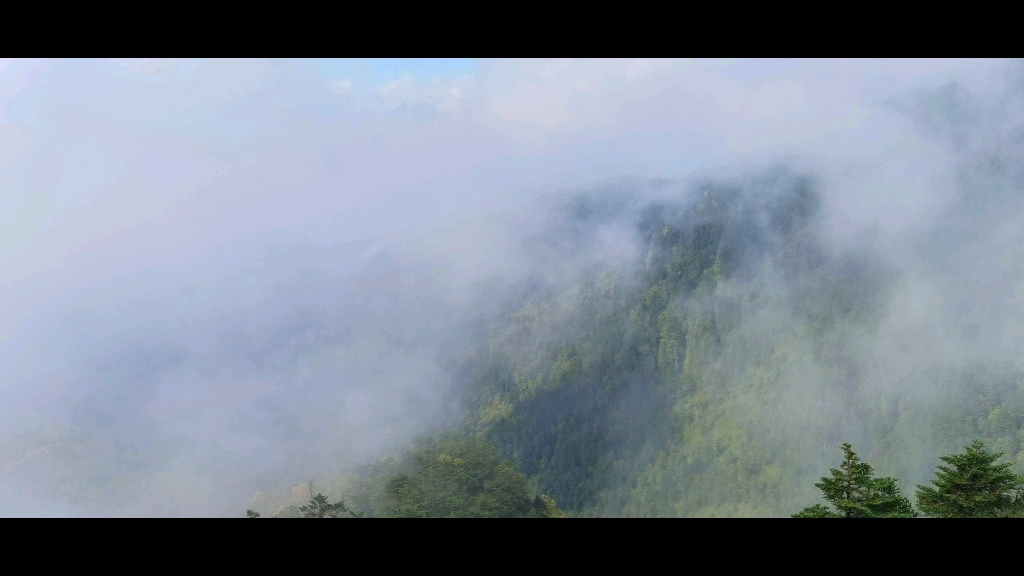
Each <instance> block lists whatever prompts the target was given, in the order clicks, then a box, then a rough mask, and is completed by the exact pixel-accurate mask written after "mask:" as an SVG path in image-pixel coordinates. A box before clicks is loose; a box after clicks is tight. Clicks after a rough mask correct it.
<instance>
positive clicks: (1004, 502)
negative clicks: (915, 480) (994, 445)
mask: <svg viewBox="0 0 1024 576" xmlns="http://www.w3.org/2000/svg"><path fill="white" fill-rule="evenodd" d="M1002 456H1003V454H1002V453H1001V452H997V453H989V452H988V451H986V450H985V444H984V443H983V442H982V441H981V440H980V439H979V440H975V441H974V442H973V443H971V445H969V446H965V447H964V452H963V453H961V454H951V455H947V456H943V457H941V458H940V460H942V461H943V462H945V463H946V464H948V466H943V465H939V466H938V467H937V469H936V471H935V476H936V479H935V480H934V481H932V486H921V485H919V486H918V487H917V505H918V507H919V508H920V509H921V511H922V512H923V513H924V514H926V515H928V516H933V517H939V518H994V517H1000V516H1015V515H1020V514H1021V512H1022V508H1024V493H1022V487H1024V477H1022V476H1020V475H1018V474H1015V473H1013V472H1012V471H1011V470H1010V467H1011V466H1012V464H1011V463H1009V462H1004V463H1002V464H996V461H998V460H999V459H1000V458H1002Z"/></svg>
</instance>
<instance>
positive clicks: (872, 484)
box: [793, 443, 917, 518]
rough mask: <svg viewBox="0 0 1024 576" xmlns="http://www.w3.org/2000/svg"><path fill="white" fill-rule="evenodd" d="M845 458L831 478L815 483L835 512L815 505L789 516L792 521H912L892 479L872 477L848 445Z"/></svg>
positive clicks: (909, 509) (911, 510)
mask: <svg viewBox="0 0 1024 576" xmlns="http://www.w3.org/2000/svg"><path fill="white" fill-rule="evenodd" d="M842 448H843V454H844V456H845V458H844V459H843V463H842V464H841V465H840V466H839V468H838V469H835V468H832V469H831V470H830V472H831V474H832V476H831V477H828V476H825V477H822V479H821V482H818V483H817V484H815V486H817V487H818V489H819V490H821V492H822V495H823V496H824V497H825V500H828V501H829V502H830V503H831V504H832V506H834V507H835V510H832V509H830V508H829V507H828V506H824V505H822V504H815V505H814V506H811V507H809V508H804V509H803V510H801V511H800V512H797V513H796V514H793V518H913V517H914V516H916V515H917V514H916V513H915V512H914V508H913V506H912V505H911V504H910V501H909V500H907V499H906V498H905V497H903V495H902V494H900V492H899V490H898V489H897V488H896V479H895V478H873V477H872V476H873V474H874V471H873V470H872V468H871V465H870V464H868V463H867V462H861V460H860V457H858V456H857V453H856V452H854V451H853V447H852V446H850V444H849V443H844V444H843V446H842Z"/></svg>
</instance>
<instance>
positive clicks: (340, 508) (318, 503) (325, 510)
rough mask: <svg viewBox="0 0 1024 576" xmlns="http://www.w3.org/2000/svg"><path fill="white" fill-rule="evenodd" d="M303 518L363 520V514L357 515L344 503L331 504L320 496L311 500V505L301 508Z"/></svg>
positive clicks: (318, 494) (324, 497) (325, 497)
mask: <svg viewBox="0 0 1024 576" xmlns="http://www.w3.org/2000/svg"><path fill="white" fill-rule="evenodd" d="M299 511H300V512H302V517H303V518H361V517H362V516H363V515H362V514H356V513H355V512H352V511H351V510H349V509H348V506H346V505H345V503H344V502H343V501H339V502H336V503H334V504H331V503H330V502H329V501H328V500H327V496H324V495H323V494H320V493H319V492H318V493H317V494H316V496H313V497H312V498H310V499H309V504H307V505H305V506H299Z"/></svg>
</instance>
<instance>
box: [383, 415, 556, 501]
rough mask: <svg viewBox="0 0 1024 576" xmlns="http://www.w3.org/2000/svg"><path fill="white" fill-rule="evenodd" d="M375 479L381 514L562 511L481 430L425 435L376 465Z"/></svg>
mask: <svg viewBox="0 0 1024 576" xmlns="http://www.w3.org/2000/svg"><path fill="white" fill-rule="evenodd" d="M381 473H383V474H381ZM381 475H382V476H383V478H381ZM376 482H377V483H378V484H381V485H382V488H383V489H382V490H381V491H380V492H379V496H378V499H379V502H378V503H377V505H376V508H377V509H378V515H380V516H387V517H399V518H465V517H468V518H557V517H560V516H562V512H561V511H560V510H559V509H558V508H557V507H556V506H555V502H554V500H552V499H551V498H549V497H547V496H545V495H540V494H537V492H536V489H535V488H534V487H533V486H532V485H531V484H530V483H529V482H528V481H527V479H526V477H525V476H523V474H522V473H520V472H519V471H518V470H517V469H516V467H515V465H514V464H512V463H511V462H509V461H508V460H505V459H504V458H502V457H501V455H500V454H499V453H498V451H497V450H496V449H495V448H494V447H493V446H492V445H490V444H489V443H488V442H487V441H486V440H484V439H483V438H481V437H480V436H477V435H470V434H463V433H460V432H445V433H441V434H438V435H436V436H431V437H428V438H424V439H422V440H421V441H420V442H419V443H418V444H417V445H416V446H415V448H413V449H412V450H411V451H410V452H409V453H408V454H406V455H405V457H404V458H403V459H402V460H401V461H398V462H391V463H388V464H387V465H385V466H384V467H383V470H380V471H378V476H377V478H376ZM372 483H373V481H372V480H371V484H372ZM368 490H369V491H372V488H369V489H368Z"/></svg>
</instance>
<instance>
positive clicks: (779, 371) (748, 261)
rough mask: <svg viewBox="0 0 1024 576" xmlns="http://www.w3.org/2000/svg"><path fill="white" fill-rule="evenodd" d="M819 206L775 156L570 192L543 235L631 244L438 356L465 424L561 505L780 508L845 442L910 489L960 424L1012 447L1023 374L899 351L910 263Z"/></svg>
mask: <svg viewBox="0 0 1024 576" xmlns="http://www.w3.org/2000/svg"><path fill="white" fill-rule="evenodd" d="M821 204H822V201H821V198H820V196H819V191H818V189H817V188H816V185H815V182H814V181H813V180H812V179H809V178H806V177H802V176H800V175H796V174H793V173H791V172H787V171H776V172H772V173H769V174H767V175H765V176H763V177H760V178H757V179H751V180H748V181H745V182H740V183H737V184H732V185H722V184H713V183H710V184H703V185H699V186H695V187H694V188H692V189H691V190H689V191H687V192H685V193H679V194H676V195H675V196H674V197H672V196H667V197H666V196H664V195H663V196H662V197H661V198H660V199H659V200H656V201H650V200H648V201H644V200H641V199H639V198H638V197H636V196H631V195H629V194H628V193H625V192H621V191H620V192H616V191H614V190H609V191H605V192H604V193H601V194H589V195H582V196H579V197H576V198H575V199H574V200H573V201H571V202H569V203H567V204H565V205H563V206H562V208H561V210H560V211H558V212H557V214H558V216H557V217H556V218H554V219H552V221H551V223H550V228H549V229H547V232H546V235H544V234H542V235H540V236H539V238H540V240H538V242H539V243H540V245H543V246H546V247H547V248H549V249H553V250H555V251H561V253H570V254H571V253H572V251H573V250H580V249H582V247H585V246H586V245H588V243H589V242H592V241H593V240H594V238H595V237H596V235H598V234H600V233H601V230H605V229H607V228H608V226H612V225H614V226H619V227H621V226H626V228H628V229H630V230H632V231H633V233H634V234H635V238H636V239H638V241H639V242H640V243H641V246H642V247H643V250H640V251H639V256H637V257H636V258H634V261H633V262H632V263H631V264H629V265H625V266H623V265H622V264H621V263H619V264H616V265H607V266H600V265H595V266H591V267H590V268H589V269H588V270H587V271H586V272H585V273H584V274H582V275H581V276H580V278H579V279H578V280H577V281H575V282H573V283H571V284H569V285H565V284H562V285H557V284H552V283H545V282H543V281H540V280H538V281H537V282H535V283H534V284H531V285H529V287H528V288H524V289H523V290H521V291H520V292H519V293H518V294H517V295H516V297H515V298H514V299H513V300H512V302H511V303H509V304H508V305H507V306H506V308H505V309H504V311H503V312H502V313H501V314H498V315H496V316H493V317H491V318H489V319H488V320H487V321H483V322H480V323H479V324H477V326H476V330H477V332H476V338H475V339H474V342H475V345H474V346H472V347H471V348H470V349H469V350H467V351H464V352H463V353H462V354H461V356H460V357H459V359H458V361H457V362H455V363H454V364H453V365H452V366H453V368H452V373H453V375H454V376H455V379H456V382H457V390H458V391H459V393H460V394H461V401H462V402H464V405H465V406H466V407H467V416H466V425H467V427H468V428H469V429H471V430H475V431H479V432H482V433H484V434H485V435H486V437H487V438H488V439H489V440H490V441H491V442H492V443H494V445H495V446H497V447H498V448H499V450H500V451H501V453H502V454H503V455H505V456H507V457H508V458H510V459H511V460H512V461H514V462H516V463H517V464H518V465H519V466H520V468H521V469H522V470H523V472H524V473H525V474H526V475H527V476H528V477H530V478H531V479H532V480H533V481H535V482H536V484H537V486H538V487H539V489H540V490H541V491H542V492H544V493H546V494H550V495H551V496H553V497H554V499H555V500H556V502H557V503H558V505H559V507H562V508H564V509H566V510H567V511H570V512H571V513H575V514H600V515H608V514H610V515H623V514H624V515H636V516H650V515H654V516H728V515H744V516H746V515H755V516H760V515H764V516H779V515H788V514H790V513H792V511H793V510H796V509H799V508H801V507H803V506H804V505H807V504H809V503H810V502H813V501H815V498H816V497H817V496H816V494H815V491H814V487H813V482H814V480H815V479H816V478H817V477H818V476H820V475H821V474H822V473H823V472H824V471H825V470H826V469H827V467H828V465H829V464H828V463H830V462H831V460H832V459H833V454H834V452H835V450H836V449H837V448H836V447H837V446H838V445H839V444H840V443H841V442H843V441H851V442H854V443H855V444H857V445H861V446H864V447H865V448H866V451H865V452H866V455H867V457H869V458H870V459H871V461H872V462H875V463H877V466H878V468H879V470H880V471H881V472H883V473H886V474H892V475H894V476H897V477H899V478H901V479H905V481H907V482H909V483H913V482H923V481H924V480H925V477H926V476H927V475H928V474H929V473H930V468H931V466H932V465H933V463H934V461H935V458H936V457H937V455H938V454H939V453H941V452H943V451H949V450H951V449H954V448H955V447H957V446H959V445H962V444H966V443H968V442H969V441H970V440H971V438H973V437H975V436H978V437H982V438H984V439H985V440H986V441H987V442H988V443H989V445H992V446H995V448H996V449H998V450H1000V451H1004V452H1006V453H1007V455H1008V456H1009V457H1010V458H1011V459H1015V460H1016V461H1017V462H1024V452H1021V451H1020V448H1021V441H1022V440H1024V438H1022V436H1024V434H1022V432H1021V430H1022V425H1024V389H1022V385H1021V382H1022V381H1024V380H1021V375H1020V374H1019V373H1018V371H1017V369H1016V368H1014V367H1013V366H1012V365H1008V364H1005V363H1003V364H1000V363H999V362H995V361H993V362H980V361H974V362H970V361H968V362H959V363H952V362H946V361H944V359H943V358H928V359H926V361H921V359H920V358H917V359H914V357H913V354H914V351H913V350H912V348H913V347H914V346H915V342H914V341H912V340H908V339H907V338H905V337H902V336H900V334H902V333H901V332H900V329H903V328H905V326H904V323H903V321H902V319H901V318H900V317H898V314H899V312H900V310H901V309H900V306H901V305H904V304H905V302H906V301H907V300H908V299H911V300H912V299H913V294H908V289H907V287H906V274H905V273H902V272H901V271H900V270H899V269H898V267H897V266H894V264H893V262H892V260H891V259H890V258H885V257H883V256H884V255H882V254H879V253H878V252H877V251H876V250H873V249H872V248H871V247H870V246H869V245H868V244H857V243H854V242H845V243H840V242H836V241H831V240H829V238H828V237H827V236H826V235H824V234H822V231H823V230H822V227H823V216H822V210H821ZM904 336H905V335H904ZM901 338H902V339H901ZM975 360H977V359H975ZM909 485H910V484H908V486H909ZM908 486H900V488H901V489H902V490H904V492H906V491H907V490H908Z"/></svg>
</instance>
